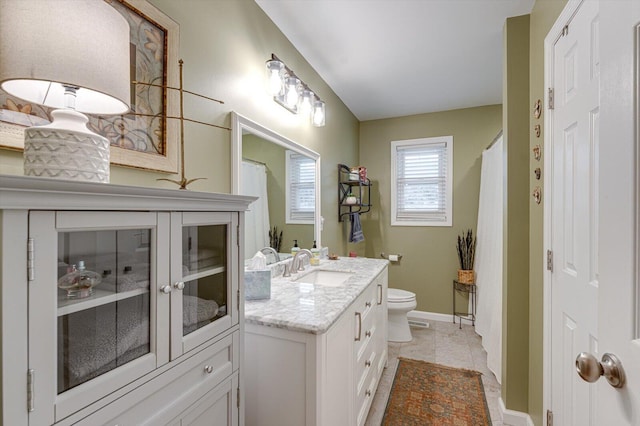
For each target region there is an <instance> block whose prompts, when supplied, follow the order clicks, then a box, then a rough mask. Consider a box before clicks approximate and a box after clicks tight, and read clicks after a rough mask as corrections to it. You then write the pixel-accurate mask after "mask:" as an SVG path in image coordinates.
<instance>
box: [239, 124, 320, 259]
mask: <svg viewBox="0 0 640 426" xmlns="http://www.w3.org/2000/svg"><path fill="white" fill-rule="evenodd" d="M231 122H232V123H231V127H232V130H231V135H232V136H231V137H232V191H233V193H234V194H240V195H254V196H258V197H260V199H259V200H257V201H256V202H254V203H252V204H251V205H250V206H249V209H250V211H248V212H247V213H246V214H245V259H250V258H251V257H253V255H254V254H255V253H256V251H258V250H260V249H261V248H262V247H266V246H269V245H270V244H269V236H268V235H269V231H270V230H271V231H273V228H274V226H276V227H277V235H278V236H279V235H280V233H281V232H282V243H281V246H280V250H279V252H280V253H290V252H291V247H292V246H293V240H298V245H299V246H300V247H301V248H308V249H310V248H311V246H312V244H313V241H314V240H315V241H316V244H317V245H318V247H320V246H321V241H320V229H321V228H320V179H319V177H320V154H318V153H316V152H315V151H313V150H310V149H309V148H306V147H304V146H302V145H300V144H298V143H296V142H294V141H292V140H290V139H288V138H285V137H284V136H282V135H279V134H278V133H275V132H273V131H272V130H270V129H267V128H266V127H264V126H262V125H260V124H258V123H256V122H254V121H252V120H250V119H248V118H246V117H243V116H241V115H239V114H237V113H235V112H234V113H232V117H231ZM265 187H266V190H265ZM264 194H266V195H264ZM267 259H268V260H269V261H273V257H272V256H267Z"/></svg>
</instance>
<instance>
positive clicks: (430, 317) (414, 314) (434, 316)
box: [407, 310, 453, 323]
mask: <svg viewBox="0 0 640 426" xmlns="http://www.w3.org/2000/svg"><path fill="white" fill-rule="evenodd" d="M407 318H409V320H412V319H417V320H420V321H442V322H451V323H452V322H453V315H450V314H440V313H437V312H424V311H415V310H414V311H411V312H409V313H408V314H407Z"/></svg>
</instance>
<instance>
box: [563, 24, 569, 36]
mask: <svg viewBox="0 0 640 426" xmlns="http://www.w3.org/2000/svg"><path fill="white" fill-rule="evenodd" d="M566 35H569V24H567V25H565V26H564V27H563V28H562V37H564V36H566Z"/></svg>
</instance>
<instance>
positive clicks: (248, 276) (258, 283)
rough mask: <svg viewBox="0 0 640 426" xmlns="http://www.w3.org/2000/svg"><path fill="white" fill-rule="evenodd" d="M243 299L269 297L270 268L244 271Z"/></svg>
mask: <svg viewBox="0 0 640 426" xmlns="http://www.w3.org/2000/svg"><path fill="white" fill-rule="evenodd" d="M244 298H245V300H260V299H270V298H271V269H258V270H252V271H247V270H245V271H244Z"/></svg>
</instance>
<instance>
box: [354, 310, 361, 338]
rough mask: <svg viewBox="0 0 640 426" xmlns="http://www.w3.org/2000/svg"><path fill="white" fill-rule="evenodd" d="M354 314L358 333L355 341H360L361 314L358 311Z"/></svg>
mask: <svg viewBox="0 0 640 426" xmlns="http://www.w3.org/2000/svg"><path fill="white" fill-rule="evenodd" d="M356 316H357V317H358V335H357V336H356V339H355V340H356V342H359V341H360V338H361V337H362V315H361V314H360V312H356Z"/></svg>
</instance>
